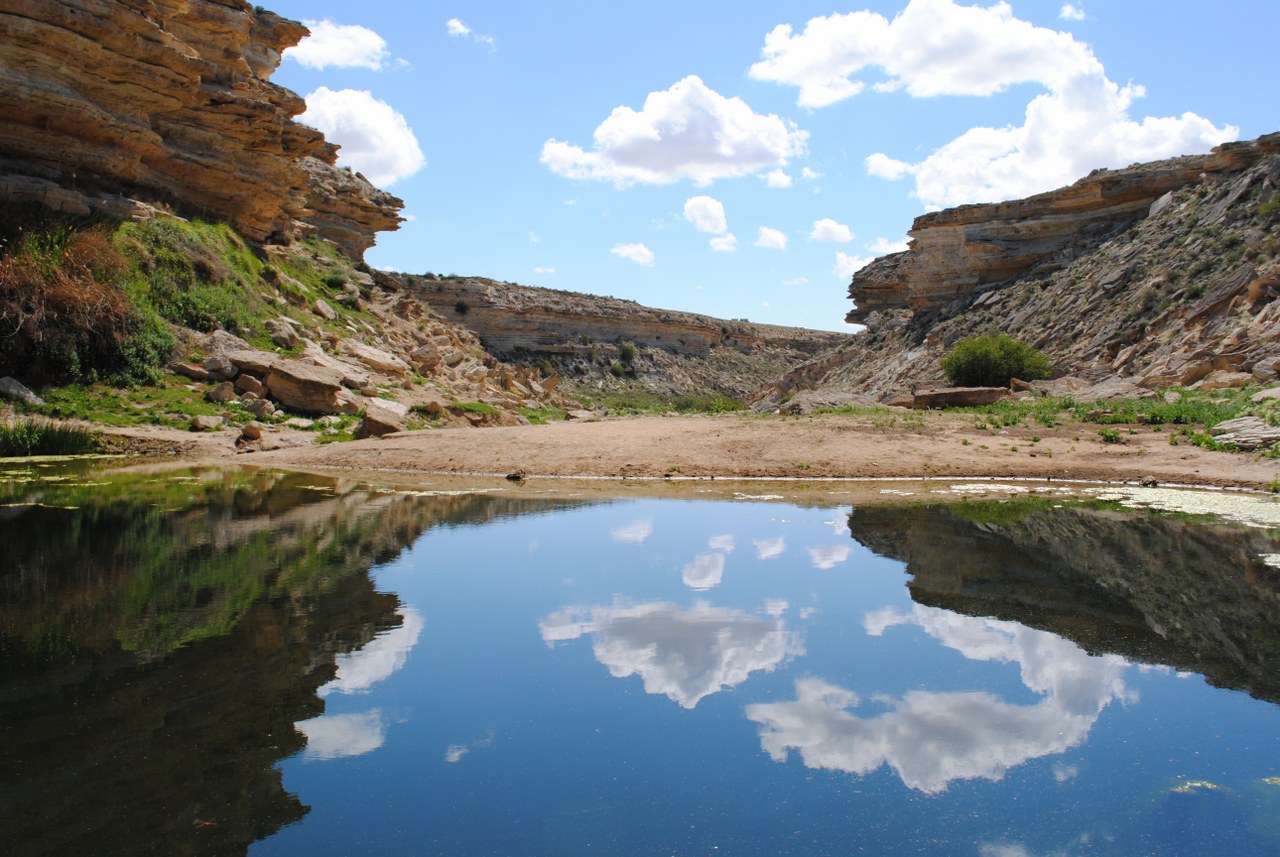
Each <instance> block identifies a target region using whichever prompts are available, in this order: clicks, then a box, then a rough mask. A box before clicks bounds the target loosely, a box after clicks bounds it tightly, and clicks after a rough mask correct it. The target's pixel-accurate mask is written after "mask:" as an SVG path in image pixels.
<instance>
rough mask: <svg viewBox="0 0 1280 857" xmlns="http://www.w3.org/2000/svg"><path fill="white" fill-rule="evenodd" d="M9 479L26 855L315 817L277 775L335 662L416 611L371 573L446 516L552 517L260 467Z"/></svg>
mask: <svg viewBox="0 0 1280 857" xmlns="http://www.w3.org/2000/svg"><path fill="white" fill-rule="evenodd" d="M2 488H3V486H0V489H2ZM9 489H10V490H9V491H8V496H6V497H5V501H6V502H7V503H9V504H15V505H9V506H7V507H6V508H3V509H0V512H2V513H3V514H2V515H0V544H3V545H4V556H5V562H4V564H3V567H2V568H0V734H3V736H4V741H2V742H0V841H5V842H7V843H9V846H8V847H9V848H10V849H12V850H10V851H8V852H7V853H11V854H15V855H36V854H42V855H43V854H80V853H93V854H142V853H155V854H180V853H201V854H243V853H245V851H246V850H247V849H248V847H249V845H250V844H251V843H252V842H254V841H256V840H258V839H260V838H262V837H265V836H267V835H270V834H271V833H273V832H275V831H276V830H278V829H280V828H281V827H282V826H284V825H286V824H289V823H291V822H293V821H296V820H298V819H300V818H301V817H302V816H303V815H304V814H305V813H306V811H307V810H306V808H305V807H304V806H302V805H301V803H300V802H299V801H298V800H297V798H296V797H295V796H293V795H291V794H289V793H288V792H286V791H285V790H284V789H283V787H282V785H281V781H280V774H279V772H278V771H277V770H275V769H274V768H273V765H274V764H275V763H276V762H278V761H280V760H281V759H283V758H285V757H287V756H289V755H291V754H293V753H294V752H296V751H298V750H299V749H301V748H302V746H303V744H304V743H305V739H304V738H303V736H302V735H300V734H299V733H298V732H297V731H296V730H295V728H294V723H295V722H297V721H302V720H305V719H307V718H311V717H315V716H317V715H319V714H321V713H322V712H323V710H324V702H323V701H322V700H321V699H320V698H319V697H318V696H317V694H316V691H317V689H318V688H319V687H320V686H321V685H323V684H324V683H325V682H326V681H328V680H330V679H332V678H333V676H334V671H335V665H334V659H335V656H336V655H337V654H339V653H341V652H347V651H351V650H353V649H356V648H357V647H359V646H362V645H364V644H365V643H367V642H369V641H370V640H372V639H373V637H374V635H375V634H377V633H378V632H379V631H384V630H387V629H389V628H391V627H393V626H395V625H397V624H399V622H400V621H401V618H400V616H398V615H397V612H396V611H397V607H398V606H399V605H398V602H397V599H396V598H395V596H393V595H387V594H381V593H378V592H376V591H375V590H374V587H373V584H372V582H371V580H370V578H369V575H368V571H369V569H370V568H371V566H372V565H374V564H375V563H378V562H382V561H386V560H389V559H391V558H394V557H395V556H396V555H398V554H399V553H400V551H402V550H403V549H404V548H405V547H406V546H408V545H409V544H410V543H411V542H412V541H413V540H415V539H416V538H417V537H418V535H420V534H421V533H422V532H423V531H424V530H425V529H427V528H428V527H430V526H433V525H435V524H440V523H465V522H470V521H482V520H487V519H491V518H493V517H496V516H500V515H504V514H518V513H520V512H522V511H526V509H525V508H524V507H526V506H527V507H529V508H528V509H527V511H536V510H541V509H542V508H544V507H545V504H536V503H532V502H528V501H525V502H520V501H509V500H500V499H497V498H491V497H484V496H476V495H471V496H457V497H415V496H406V495H401V494H391V493H375V492H370V491H368V490H362V489H359V488H357V487H355V486H352V485H343V484H342V483H339V482H336V481H334V480H324V479H317V478H315V477H299V476H295V475H282V474H267V473H252V472H246V471H229V472H222V471H209V472H203V473H201V472H191V473H188V474H185V475H184V474H173V473H170V474H166V475H165V476H163V477H160V478H159V480H157V479H154V478H152V479H141V480H138V481H132V480H130V479H129V478H125V479H123V480H108V482H107V484H103V483H102V482H96V483H81V484H79V485H77V484H75V483H69V484H65V485H57V484H54V485H47V484H46V485H44V486H42V487H39V488H37V489H34V491H35V492H36V493H35V494H34V495H33V490H32V489H30V486H28V487H27V488H23V489H21V490H17V491H15V490H13V487H12V484H10V485H9ZM36 501H38V502H39V503H42V504H44V505H35V504H34V503H35V502H36ZM66 507H76V508H66Z"/></svg>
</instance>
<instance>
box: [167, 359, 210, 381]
mask: <svg viewBox="0 0 1280 857" xmlns="http://www.w3.org/2000/svg"><path fill="white" fill-rule="evenodd" d="M169 371H170V372H174V373H176V374H178V375H183V376H185V377H187V378H190V379H191V380H192V381H211V380H213V376H212V375H210V374H209V372H208V370H207V369H205V368H204V367H203V366H197V365H196V364H194V363H187V362H185V361H181V360H180V361H177V362H174V363H170V364H169Z"/></svg>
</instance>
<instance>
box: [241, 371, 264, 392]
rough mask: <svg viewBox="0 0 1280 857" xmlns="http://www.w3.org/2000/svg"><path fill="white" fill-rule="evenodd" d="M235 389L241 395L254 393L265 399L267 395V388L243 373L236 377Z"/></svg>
mask: <svg viewBox="0 0 1280 857" xmlns="http://www.w3.org/2000/svg"><path fill="white" fill-rule="evenodd" d="M235 387H236V389H237V390H239V391H240V392H241V393H253V394H254V395H255V396H257V397H258V398H263V397H265V396H266V395H267V386H266V385H265V384H263V383H262V382H261V381H259V380H258V379H257V378H255V377H254V376H253V375H250V374H249V373H247V372H244V373H241V374H240V375H238V376H237V377H236V380H235Z"/></svg>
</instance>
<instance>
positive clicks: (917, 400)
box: [911, 387, 1009, 410]
mask: <svg viewBox="0 0 1280 857" xmlns="http://www.w3.org/2000/svg"><path fill="white" fill-rule="evenodd" d="M1008 396H1009V388H1008V387H946V388H943V389H940V390H919V391H917V392H916V393H915V395H914V396H912V400H911V407H913V408H915V409H916V410H929V409H933V408H974V407H979V406H981V405H990V404H994V403H995V402H998V401H1000V400H1001V399H1004V398H1007V397H1008Z"/></svg>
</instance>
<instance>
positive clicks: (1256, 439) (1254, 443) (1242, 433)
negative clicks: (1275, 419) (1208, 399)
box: [1212, 417, 1280, 449]
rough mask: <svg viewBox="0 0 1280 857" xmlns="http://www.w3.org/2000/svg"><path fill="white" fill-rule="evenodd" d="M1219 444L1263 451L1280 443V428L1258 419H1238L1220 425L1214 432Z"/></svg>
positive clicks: (1215, 427)
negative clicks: (1229, 444) (1231, 444)
mask: <svg viewBox="0 0 1280 857" xmlns="http://www.w3.org/2000/svg"><path fill="white" fill-rule="evenodd" d="M1212 434H1213V439H1214V440H1216V441H1217V442H1218V443H1233V444H1235V445H1236V446H1238V447H1240V448H1241V449H1262V448H1264V447H1271V446H1273V445H1275V444H1276V443H1277V442H1278V441H1280V426H1273V425H1270V424H1269V423H1267V422H1265V421H1263V420H1261V419H1259V418H1258V417H1237V418H1236V419H1234V420H1226V421H1224V422H1220V423H1218V424H1217V425H1216V426H1214V427H1213V430H1212Z"/></svg>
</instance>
